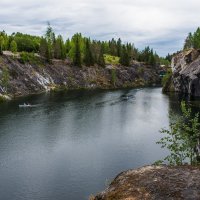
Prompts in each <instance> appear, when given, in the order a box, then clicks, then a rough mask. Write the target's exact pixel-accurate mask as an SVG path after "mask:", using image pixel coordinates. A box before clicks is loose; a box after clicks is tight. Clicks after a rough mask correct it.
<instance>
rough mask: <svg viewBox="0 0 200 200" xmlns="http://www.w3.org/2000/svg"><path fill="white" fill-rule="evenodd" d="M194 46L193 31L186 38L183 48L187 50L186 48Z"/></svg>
mask: <svg viewBox="0 0 200 200" xmlns="http://www.w3.org/2000/svg"><path fill="white" fill-rule="evenodd" d="M192 47H193V35H192V33H189V34H188V36H187V38H186V39H185V43H184V47H183V49H184V50H186V49H190V48H192Z"/></svg>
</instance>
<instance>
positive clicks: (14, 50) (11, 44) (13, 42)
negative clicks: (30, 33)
mask: <svg viewBox="0 0 200 200" xmlns="http://www.w3.org/2000/svg"><path fill="white" fill-rule="evenodd" d="M10 50H11V51H12V52H13V53H16V52H17V43H16V42H15V40H12V42H11V43H10Z"/></svg>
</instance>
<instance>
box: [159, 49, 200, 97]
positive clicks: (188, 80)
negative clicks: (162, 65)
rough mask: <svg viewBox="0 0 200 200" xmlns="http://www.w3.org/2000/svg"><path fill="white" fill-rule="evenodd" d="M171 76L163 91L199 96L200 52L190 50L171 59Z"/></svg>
mask: <svg viewBox="0 0 200 200" xmlns="http://www.w3.org/2000/svg"><path fill="white" fill-rule="evenodd" d="M171 67H172V76H171V77H170V78H169V80H168V81H167V82H166V84H165V86H164V88H163V91H164V92H168V91H175V92H179V93H185V94H189V95H191V96H200V50H195V49H190V50H188V51H183V52H180V53H178V54H176V55H175V56H174V57H173V58H172V63H171Z"/></svg>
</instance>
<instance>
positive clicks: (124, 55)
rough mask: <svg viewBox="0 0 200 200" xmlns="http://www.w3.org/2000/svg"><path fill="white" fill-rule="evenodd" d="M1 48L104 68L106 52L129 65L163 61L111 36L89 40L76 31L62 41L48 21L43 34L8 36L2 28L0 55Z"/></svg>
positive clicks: (79, 64) (149, 50)
mask: <svg viewBox="0 0 200 200" xmlns="http://www.w3.org/2000/svg"><path fill="white" fill-rule="evenodd" d="M3 50H10V51H12V52H14V53H15V52H32V53H38V54H39V55H40V56H42V57H43V58H45V59H46V61H48V62H51V61H52V59H62V60H64V59H66V58H70V60H71V61H72V62H73V64H74V65H76V66H79V67H81V66H82V65H86V66H93V65H95V64H97V65H99V66H102V67H104V66H105V55H106V54H108V55H111V56H116V57H119V64H121V65H123V66H129V65H131V61H132V60H136V61H140V62H145V63H147V64H149V65H156V64H158V63H160V62H161V61H163V58H162V59H161V58H160V57H159V56H158V55H157V54H156V52H154V51H153V49H150V47H145V49H144V50H142V51H140V50H138V49H137V48H135V46H134V44H131V43H122V41H121V39H120V38H119V39H118V40H115V39H114V38H113V39H111V40H109V41H100V40H91V39H90V38H87V37H83V36H82V34H81V33H76V34H74V35H73V36H72V38H71V39H69V38H68V39H67V40H66V41H64V39H63V37H62V36H61V35H58V36H56V35H55V33H54V31H53V29H52V27H51V26H50V24H48V27H47V30H46V33H45V35H44V36H42V37H39V36H32V35H28V34H23V33H13V34H11V35H7V34H6V33H5V31H2V32H0V54H2V53H3Z"/></svg>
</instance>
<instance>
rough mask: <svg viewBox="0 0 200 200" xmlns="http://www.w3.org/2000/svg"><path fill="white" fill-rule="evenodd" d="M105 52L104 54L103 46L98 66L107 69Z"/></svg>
mask: <svg viewBox="0 0 200 200" xmlns="http://www.w3.org/2000/svg"><path fill="white" fill-rule="evenodd" d="M103 52H104V50H103V46H101V49H100V52H99V57H98V65H100V66H101V67H105V59H104V54H103Z"/></svg>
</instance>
